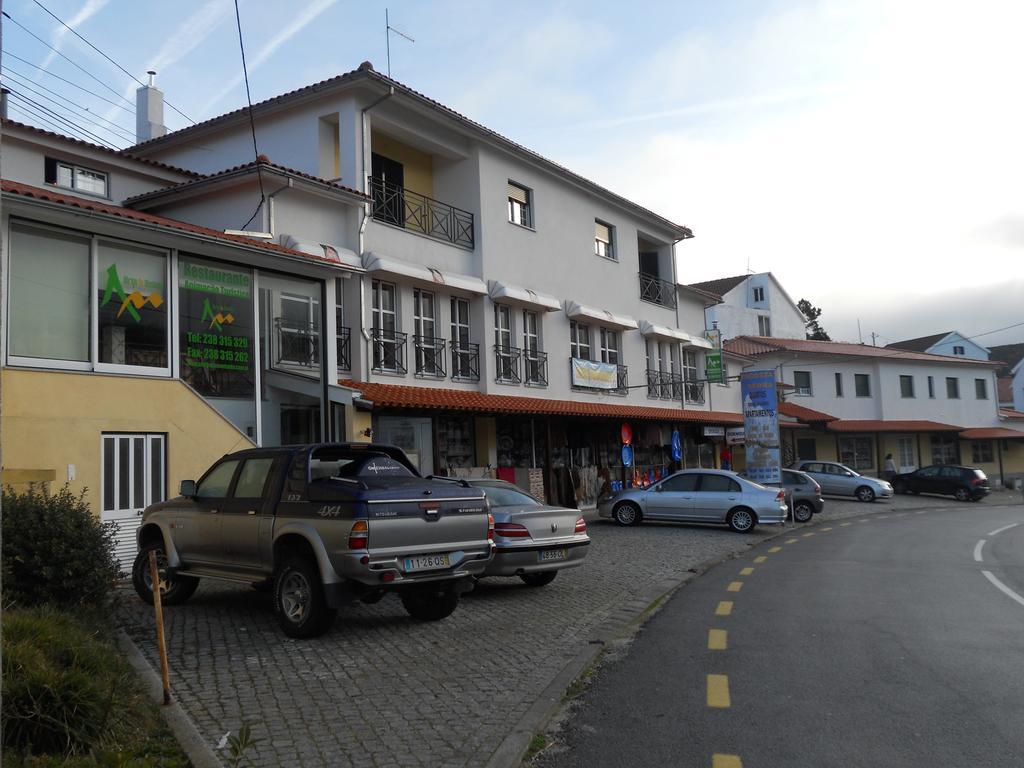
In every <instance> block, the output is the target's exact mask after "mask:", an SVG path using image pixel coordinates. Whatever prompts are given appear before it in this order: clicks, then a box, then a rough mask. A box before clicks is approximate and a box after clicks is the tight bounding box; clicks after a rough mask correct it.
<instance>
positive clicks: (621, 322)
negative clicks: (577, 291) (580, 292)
mask: <svg viewBox="0 0 1024 768" xmlns="http://www.w3.org/2000/svg"><path fill="white" fill-rule="evenodd" d="M565 314H567V315H568V316H569V317H570V318H572V319H573V320H584V321H587V320H592V321H594V322H597V323H600V324H601V325H603V326H605V327H606V328H615V329H616V330H620V331H635V330H636V329H637V328H639V327H640V324H639V323H638V322H637V321H636V320H635V319H633V318H632V317H630V316H629V315H617V314H615V313H614V312H609V311H608V310H607V309H598V308H596V307H588V306H587V305H586V304H580V303H579V302H577V301H566V302H565Z"/></svg>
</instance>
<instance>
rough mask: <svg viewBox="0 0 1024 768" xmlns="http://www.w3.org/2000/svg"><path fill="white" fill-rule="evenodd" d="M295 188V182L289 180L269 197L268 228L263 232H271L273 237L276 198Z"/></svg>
mask: <svg viewBox="0 0 1024 768" xmlns="http://www.w3.org/2000/svg"><path fill="white" fill-rule="evenodd" d="M293 186H295V182H294V181H292V180H291V179H288V181H287V182H286V183H285V184H283V185H282V186H281V187H279V188H278V189H275V190H274V191H273V192H271V193H270V194H269V195H267V228H266V229H265V230H263V231H264V232H269V233H270V234H271V235H273V234H274V198H275V197H277V196H278V195H279V194H281V193H282V192H284V191H285V190H286V189H291V188H292V187H293Z"/></svg>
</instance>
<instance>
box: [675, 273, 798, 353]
mask: <svg viewBox="0 0 1024 768" xmlns="http://www.w3.org/2000/svg"><path fill="white" fill-rule="evenodd" d="M690 287H691V288H695V289H697V290H701V291H706V292H708V293H711V294H715V295H718V296H721V297H722V301H721V303H720V304H715V305H714V306H710V307H708V309H707V311H706V315H707V323H708V328H718V329H719V330H720V331H721V332H722V338H724V339H732V338H735V337H737V336H774V337H777V338H783V339H804V338H807V318H805V317H804V315H803V313H802V312H801V311H800V310H799V309H798V308H797V305H796V302H794V301H793V299H792V298H791V297H790V295H789V294H788V293H786V289H785V288H783V287H782V284H781V283H780V282H779V281H778V279H777V278H776V277H775V275H773V274H772V273H771V272H759V273H757V274H750V275H737V276H735V277H724V278H720V279H718V280H708V281H706V282H703V283H692V284H691V285H690Z"/></svg>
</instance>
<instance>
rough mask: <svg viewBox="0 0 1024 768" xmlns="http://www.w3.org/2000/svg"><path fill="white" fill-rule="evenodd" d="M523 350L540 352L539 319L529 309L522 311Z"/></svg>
mask: <svg viewBox="0 0 1024 768" xmlns="http://www.w3.org/2000/svg"><path fill="white" fill-rule="evenodd" d="M523 349H524V350H526V351H527V352H540V318H538V316H537V313H536V312H534V311H533V310H530V309H524V310H523Z"/></svg>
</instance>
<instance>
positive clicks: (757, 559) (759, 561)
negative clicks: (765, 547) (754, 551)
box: [754, 555, 768, 563]
mask: <svg viewBox="0 0 1024 768" xmlns="http://www.w3.org/2000/svg"><path fill="white" fill-rule="evenodd" d="M767 559H768V558H767V557H765V556H764V555H758V556H757V557H755V558H754V562H755V563H763V562H764V561H765V560H767Z"/></svg>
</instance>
